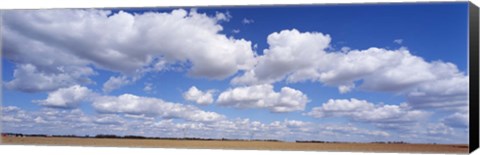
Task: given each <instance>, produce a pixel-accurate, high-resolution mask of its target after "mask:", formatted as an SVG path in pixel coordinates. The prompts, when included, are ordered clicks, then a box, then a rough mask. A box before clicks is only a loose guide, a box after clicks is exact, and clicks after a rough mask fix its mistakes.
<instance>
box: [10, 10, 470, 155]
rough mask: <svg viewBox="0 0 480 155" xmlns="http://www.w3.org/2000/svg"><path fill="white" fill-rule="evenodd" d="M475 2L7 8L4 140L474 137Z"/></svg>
mask: <svg viewBox="0 0 480 155" xmlns="http://www.w3.org/2000/svg"><path fill="white" fill-rule="evenodd" d="M467 17H468V3H466V2H458V3H418V4H362V5H360V4H357V5H304V6H248V7H247V6H243V7H205V8H203V7H199V8H190V7H185V8H104V9H46V10H4V11H2V24H1V45H2V47H1V49H2V78H3V79H2V97H3V98H2V106H1V112H2V116H1V120H2V126H1V130H2V143H4V144H38V145H84V146H126V147H173V148H218V149H267V150H315V151H380V152H468V133H469V130H468V126H469V124H468V120H469V119H468V112H469V110H468V97H467V96H468V83H469V82H468V79H469V77H468V72H467V67H468V66H467V56H468V55H467V52H468V50H467V42H468V40H467V36H468V32H467V27H468V25H467V24H468V22H467V21H468V20H467Z"/></svg>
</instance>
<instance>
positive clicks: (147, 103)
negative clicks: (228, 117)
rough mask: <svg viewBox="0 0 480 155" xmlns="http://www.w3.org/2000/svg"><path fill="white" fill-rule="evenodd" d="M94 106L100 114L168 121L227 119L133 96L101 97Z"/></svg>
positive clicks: (191, 108)
mask: <svg viewBox="0 0 480 155" xmlns="http://www.w3.org/2000/svg"><path fill="white" fill-rule="evenodd" d="M92 105H93V107H94V108H95V110H96V111H98V112H100V113H124V114H131V115H148V116H160V117H163V118H167V119H168V118H181V119H185V120H189V121H204V122H211V121H217V120H221V119H224V118H225V116H223V115H221V114H218V113H215V112H207V111H203V110H201V109H199V108H197V107H195V106H192V105H183V104H179V103H171V102H166V101H163V100H161V99H157V98H151V97H141V96H136V95H132V94H123V95H120V96H100V97H97V98H95V99H94V100H93V103H92Z"/></svg>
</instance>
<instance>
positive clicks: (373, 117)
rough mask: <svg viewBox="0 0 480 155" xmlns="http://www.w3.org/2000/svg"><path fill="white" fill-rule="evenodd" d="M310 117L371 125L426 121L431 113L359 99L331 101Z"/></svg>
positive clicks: (309, 114) (315, 110)
mask: <svg viewBox="0 0 480 155" xmlns="http://www.w3.org/2000/svg"><path fill="white" fill-rule="evenodd" d="M306 115H308V116H312V117H315V118H324V117H347V118H350V119H351V120H356V121H364V122H371V123H411V122H415V121H420V120H424V119H426V118H427V116H429V115H430V113H428V112H425V111H420V110H413V109H411V107H409V106H408V105H407V104H405V103H402V104H400V105H384V104H377V105H375V104H373V103H370V102H367V101H365V100H357V99H354V98H352V99H350V100H346V99H336V100H333V99H330V100H328V102H326V103H324V104H322V106H320V107H314V108H312V110H311V111H310V112H308V113H306Z"/></svg>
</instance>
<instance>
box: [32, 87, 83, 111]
mask: <svg viewBox="0 0 480 155" xmlns="http://www.w3.org/2000/svg"><path fill="white" fill-rule="evenodd" d="M91 95H92V92H91V91H90V90H89V89H88V88H86V87H82V86H80V85H74V86H71V87H67V88H60V89H58V90H56V91H53V92H50V93H48V97H47V99H45V100H35V101H34V102H36V103H39V104H40V105H42V106H47V107H54V108H76V107H78V105H79V104H80V102H82V101H85V100H86V99H88V98H89V97H92V96H91Z"/></svg>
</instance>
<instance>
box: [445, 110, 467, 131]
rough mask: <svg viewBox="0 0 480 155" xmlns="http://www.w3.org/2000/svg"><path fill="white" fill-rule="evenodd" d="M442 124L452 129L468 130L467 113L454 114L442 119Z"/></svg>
mask: <svg viewBox="0 0 480 155" xmlns="http://www.w3.org/2000/svg"><path fill="white" fill-rule="evenodd" d="M442 122H443V124H445V125H448V126H450V127H454V128H464V129H466V128H468V124H469V116H468V113H459V112H456V113H454V114H451V115H449V116H447V117H445V118H443V119H442Z"/></svg>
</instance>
